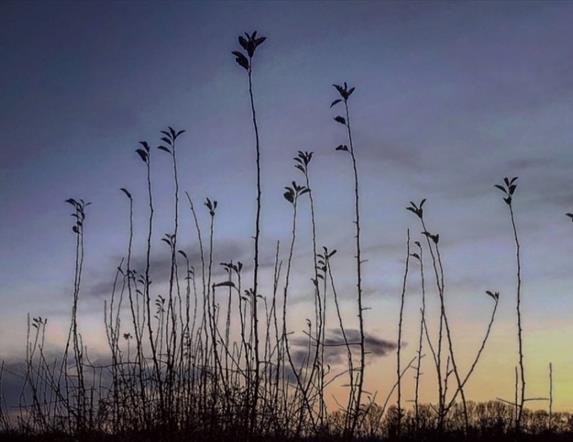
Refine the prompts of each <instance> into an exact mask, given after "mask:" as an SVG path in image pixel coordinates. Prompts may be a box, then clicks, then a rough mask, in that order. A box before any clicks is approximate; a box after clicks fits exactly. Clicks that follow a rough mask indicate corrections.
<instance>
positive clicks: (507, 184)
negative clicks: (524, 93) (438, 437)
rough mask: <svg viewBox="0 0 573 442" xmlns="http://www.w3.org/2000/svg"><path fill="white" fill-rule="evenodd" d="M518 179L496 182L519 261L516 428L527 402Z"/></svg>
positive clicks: (519, 424)
mask: <svg viewBox="0 0 573 442" xmlns="http://www.w3.org/2000/svg"><path fill="white" fill-rule="evenodd" d="M517 179H518V177H513V178H511V179H510V178H508V177H505V178H504V179H503V183H502V184H496V185H495V187H496V188H497V189H499V190H500V191H501V192H503V194H504V197H503V201H504V202H505V204H507V206H508V208H509V216H510V219H511V227H512V230H513V238H514V241H515V258H516V263H517V303H516V311H517V351H518V356H519V376H520V379H519V381H520V395H519V398H518V399H519V402H518V403H516V407H517V418H516V422H515V427H516V430H517V431H519V430H520V429H521V420H522V417H523V406H524V404H525V364H524V361H523V326H522V319H521V253H520V243H519V237H518V235H517V227H516V225H515V215H514V212H513V195H514V193H515V191H516V190H517Z"/></svg>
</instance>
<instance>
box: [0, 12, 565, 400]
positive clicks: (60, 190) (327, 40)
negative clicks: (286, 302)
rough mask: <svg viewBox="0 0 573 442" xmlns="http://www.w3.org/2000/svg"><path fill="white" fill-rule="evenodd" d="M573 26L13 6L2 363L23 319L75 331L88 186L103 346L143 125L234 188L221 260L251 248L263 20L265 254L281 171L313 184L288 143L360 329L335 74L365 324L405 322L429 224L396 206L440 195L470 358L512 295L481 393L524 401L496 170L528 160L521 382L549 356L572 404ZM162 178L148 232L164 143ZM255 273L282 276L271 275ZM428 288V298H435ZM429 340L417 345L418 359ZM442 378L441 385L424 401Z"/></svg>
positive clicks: (5, 119)
mask: <svg viewBox="0 0 573 442" xmlns="http://www.w3.org/2000/svg"><path fill="white" fill-rule="evenodd" d="M572 22H573V3H571V2H525V1H523V2H514V1H511V2H509V1H508V2H438V1H435V2H430V1H425V2H420V3H417V2H380V1H379V2H275V1H273V2H262V1H260V2H240V3H238V2H220V3H217V2H173V1H172V2H143V1H137V2H135V1H133V2H53V1H52V2H50V1H42V2H40V1H37V2H32V1H30V2H11V1H3V2H1V3H0V60H1V68H0V103H2V113H1V115H2V117H1V118H0V133H1V134H2V136H1V138H0V208H1V210H0V214H1V215H0V244H1V247H0V263H1V267H0V297H1V301H2V302H1V305H0V358H8V359H9V358H15V357H18V355H21V354H22V352H23V350H24V348H23V340H24V336H25V318H26V313H27V312H30V313H31V314H33V315H41V316H44V317H48V318H49V321H50V322H49V324H50V325H49V328H48V332H49V335H50V342H52V343H53V345H56V344H57V342H58V339H59V337H61V335H62V334H63V333H64V330H65V328H66V327H67V322H66V321H67V320H66V316H67V315H68V313H69V310H70V299H71V289H72V279H73V247H74V244H73V234H72V232H71V225H72V221H71V218H70V216H69V212H70V208H69V206H66V205H65V204H64V200H65V199H66V198H69V197H77V198H84V199H86V200H89V201H91V202H92V203H93V205H92V206H90V207H89V211H88V224H87V228H86V248H87V252H86V253H87V256H86V260H87V261H86V273H85V279H84V285H83V291H82V295H81V296H82V298H81V307H80V312H81V319H80V320H81V323H80V324H81V328H82V332H83V333H84V335H86V341H87V342H88V343H89V345H91V346H92V348H94V347H95V349H96V351H98V350H102V351H103V350H104V340H103V335H102V324H101V323H102V317H103V313H102V312H103V300H104V299H105V298H106V297H107V296H108V295H109V287H110V285H111V281H112V278H113V272H114V269H115V267H116V266H117V264H118V263H119V260H120V258H121V256H123V255H124V254H125V250H126V247H127V238H126V233H127V216H128V213H127V206H126V201H125V198H124V197H123V196H122V194H121V192H119V188H120V187H126V188H128V189H129V190H130V191H131V192H132V193H133V194H134V197H135V204H136V209H135V210H136V239H137V240H138V241H139V243H138V245H137V249H136V256H138V257H141V256H142V254H143V253H144V249H143V242H142V239H143V238H144V235H145V225H144V217H145V215H146V212H145V206H144V204H143V202H144V198H145V192H144V187H143V186H144V181H143V180H144V169H143V167H142V165H141V162H140V161H139V160H138V158H137V157H136V155H135V153H134V149H135V148H136V143H137V141H139V140H141V139H146V140H149V141H150V142H153V143H155V142H156V141H158V139H159V137H158V134H159V130H161V129H164V128H165V127H166V126H167V125H172V126H174V127H176V128H184V129H187V131H188V133H187V134H185V135H184V137H183V138H182V141H181V143H180V145H179V148H178V154H179V158H180V170H181V187H182V189H184V190H188V191H190V193H191V194H192V195H193V197H194V199H195V200H196V201H197V202H199V201H201V200H202V199H203V198H204V197H206V196H209V197H212V198H214V199H217V200H218V201H219V204H220V208H219V210H218V214H217V226H216V229H217V232H216V248H217V252H216V253H217V259H218V260H219V261H220V260H228V259H235V260H237V259H241V260H243V261H245V262H248V261H249V260H250V253H251V248H252V242H251V241H250V239H249V236H250V235H251V234H252V226H253V218H254V216H253V214H254V210H253V209H254V207H255V200H254V188H253V185H254V183H255V175H254V170H253V167H252V161H253V158H254V157H253V135H252V127H251V125H250V114H249V107H248V101H247V100H248V95H247V88H246V86H247V84H246V77H245V74H244V72H243V71H242V70H241V69H240V68H239V67H237V66H236V65H235V62H234V60H233V57H232V56H231V54H230V52H231V51H232V50H234V49H236V47H237V43H236V36H237V35H238V34H239V33H240V32H242V31H247V30H253V29H257V30H259V32H261V33H263V34H264V35H266V36H267V37H268V41H267V42H266V43H265V44H264V45H263V46H262V47H261V49H260V50H259V52H258V54H257V59H256V67H255V94H256V101H257V106H258V110H259V113H260V125H261V139H262V148H263V158H262V162H263V180H264V209H263V210H264V211H263V223H264V226H263V241H262V247H263V255H264V258H265V260H266V261H265V262H269V260H270V258H271V256H272V254H273V249H274V243H275V242H276V241H277V240H281V241H282V242H283V244H286V240H287V239H288V230H289V226H290V207H289V205H288V204H287V203H286V202H285V201H284V199H283V198H282V188H283V186H284V185H287V184H288V183H289V182H290V181H291V180H292V179H298V180H300V178H301V177H300V176H299V174H298V173H297V172H296V171H295V170H294V169H293V167H292V164H293V163H292V157H293V156H294V155H295V154H296V151H297V150H299V149H304V150H312V151H314V152H315V157H314V159H313V163H312V165H311V174H312V177H311V179H312V180H313V182H314V185H313V191H314V192H315V198H316V199H317V216H318V218H319V224H320V227H319V243H320V244H321V245H322V244H324V245H326V246H328V247H329V248H336V249H338V250H339V254H338V255H337V256H336V260H335V262H334V266H335V271H336V274H337V281H338V284H339V286H340V287H339V289H340V291H341V294H342V296H344V297H345V302H344V307H345V312H347V316H349V317H350V318H349V321H350V322H352V317H351V316H352V315H353V314H354V311H355V310H354V309H353V308H354V303H353V299H354V298H353V296H354V292H353V291H352V287H353V284H354V281H353V279H352V278H353V275H352V273H351V272H350V271H348V270H347V268H348V267H349V264H350V263H351V260H352V255H353V242H352V228H353V226H352V216H353V215H352V193H351V190H352V188H351V185H352V181H351V179H352V177H351V174H350V169H349V164H348V162H347V161H345V158H344V157H343V156H342V154H340V153H339V152H335V151H334V147H335V146H336V145H337V144H340V143H341V142H344V132H343V131H342V130H341V127H340V126H339V125H336V124H335V123H333V121H332V117H333V116H334V115H335V114H334V113H333V111H331V110H330V109H329V103H330V101H331V100H332V99H333V98H335V94H334V90H333V89H332V87H331V84H332V83H334V82H343V81H348V82H349V83H351V84H352V85H354V86H356V88H357V90H356V92H355V94H354V95H353V97H352V103H351V106H352V108H351V111H352V120H353V124H354V131H355V142H356V149H357V151H358V155H359V168H360V171H361V174H362V191H363V193H362V196H363V199H362V201H363V204H362V211H363V219H364V226H363V227H364V236H363V238H364V255H365V256H364V257H365V258H366V259H368V263H367V264H366V265H365V272H366V275H365V286H366V291H367V293H368V296H367V304H368V305H369V306H371V307H372V311H370V312H369V313H368V316H367V319H366V320H367V328H368V331H369V333H371V334H372V335H373V336H377V337H379V338H381V339H385V340H388V341H393V340H395V339H396V315H397V311H398V307H399V295H400V280H401V277H402V275H401V272H402V266H403V255H404V241H405V234H406V229H407V228H408V227H410V228H411V231H412V235H413V237H414V239H419V231H420V228H419V226H418V225H417V223H416V220H415V219H414V218H413V216H412V215H411V214H410V213H409V212H406V211H405V210H404V207H405V206H406V204H407V202H408V201H410V200H412V199H413V200H420V199H422V198H427V199H428V202H427V203H426V216H427V221H428V223H429V228H430V229H431V230H432V231H435V232H439V233H440V235H441V243H442V244H443V246H442V247H443V248H442V252H443V255H444V261H445V268H446V279H447V287H448V288H447V293H446V296H447V297H448V302H449V303H450V307H449V308H450V315H451V317H452V323H453V328H454V329H455V331H454V333H455V343H456V347H457V348H458V349H459V352H460V353H461V354H462V355H465V356H466V358H464V359H463V360H464V361H465V363H466V364H467V362H468V361H469V360H470V359H469V356H470V355H471V354H473V352H474V351H475V349H476V347H477V345H479V342H480V338H481V336H482V334H483V332H484V328H485V326H486V322H487V320H488V318H489V316H488V315H489V311H490V309H491V302H490V300H489V299H488V298H487V297H486V296H485V295H484V294H483V292H484V290H486V289H495V290H500V291H501V297H502V298H501V301H500V310H499V317H498V321H497V322H496V324H495V325H494V331H493V335H492V338H491V345H489V346H488V347H487V348H486V354H485V357H484V360H483V363H482V364H481V365H480V366H479V367H478V370H477V374H476V376H475V378H474V379H473V380H472V382H471V385H468V396H469V397H472V398H475V399H479V400H484V399H493V398H495V397H498V396H500V397H505V398H510V397H512V391H511V390H512V387H511V385H512V376H513V366H514V364H515V325H514V322H515V316H514V315H515V288H514V287H515V262H514V249H513V242H512V233H511V225H510V224H509V219H508V216H507V215H508V213H507V207H506V206H505V204H504V203H503V202H502V200H501V195H500V194H499V193H498V192H497V191H496V190H495V189H494V188H493V184H495V183H497V182H499V181H500V180H501V178H503V177H504V176H506V175H508V176H513V175H515V176H519V189H518V193H517V196H516V198H515V210H516V213H517V221H518V227H519V231H520V235H521V238H522V246H523V258H524V270H523V271H524V274H523V278H524V292H523V297H524V323H525V329H526V332H525V340H526V341H525V345H526V347H525V351H526V363H527V373H528V378H529V384H528V385H529V388H530V390H529V391H530V392H531V395H532V396H544V395H546V393H547V365H548V363H549V361H552V362H553V365H554V370H555V395H556V398H555V405H556V408H560V409H565V408H568V409H573V375H572V373H573V352H572V351H571V336H572V333H573V323H572V320H573V317H572V313H571V312H572V311H573V299H572V294H573V262H572V260H571V259H570V256H571V255H570V253H571V247H572V245H573V224H571V222H570V221H568V219H567V218H566V217H565V216H564V213H565V212H567V211H573V186H572V183H573V178H572V176H571V170H573V146H572V144H573V141H572V140H573V125H572V124H571V123H572V121H573V105H572V104H573V52H572V51H571V41H573V28H572V27H571V23H572ZM155 172H156V173H155V176H154V179H155V184H156V197H157V206H158V211H159V216H158V219H157V224H156V227H155V231H156V232H158V233H160V234H163V233H166V232H168V231H170V229H171V218H170V217H171V216H172V212H173V203H172V198H171V191H172V181H171V175H170V169H169V162H168V159H167V157H162V156H161V155H156V160H155ZM162 195H165V197H162ZM182 211H183V213H184V217H185V218H184V220H183V224H182V233H181V237H180V243H182V244H183V245H184V246H185V248H186V249H187V250H189V251H190V252H192V251H193V250H195V249H194V247H196V244H195V235H194V232H193V230H192V224H191V219H190V216H189V213H188V211H187V209H186V205H185V204H182ZM201 216H202V218H201V219H202V221H203V222H206V221H207V214H206V213H203V211H202V213H201ZM301 216H302V217H303V218H301V231H300V241H299V242H298V244H297V249H296V262H295V281H294V282H293V298H294V299H293V303H292V306H291V316H292V318H293V319H292V322H291V327H292V329H293V330H294V331H296V332H300V330H301V329H302V328H303V326H304V321H303V319H304V318H305V317H306V316H305V315H308V316H310V315H311V314H312V313H311V308H312V294H311V292H309V290H311V288H310V286H309V283H308V278H309V277H310V270H309V269H310V268H309V263H310V262H311V255H310V252H311V249H310V247H309V241H308V240H309V234H310V227H309V225H308V218H307V216H308V213H307V212H306V211H303V212H302V214H301ZM159 239H160V237H159V234H158V235H157V237H156V238H155V242H154V247H155V252H154V260H155V262H156V263H157V268H158V269H159V270H161V268H162V267H161V266H162V264H164V263H165V262H166V261H165V260H166V259H168V253H167V250H165V249H164V247H162V246H161V245H160V241H159ZM157 278H161V275H160V274H159V273H158V275H157ZM263 278H266V281H267V282H268V281H269V275H268V272H267V273H265V274H263ZM418 288H419V282H418V276H417V268H414V270H413V273H412V278H411V280H410V283H409V289H408V297H407V299H406V304H407V305H406V308H407V310H406V324H407V330H406V338H405V339H406V343H407V344H408V342H413V341H414V336H415V334H416V333H417V314H418V308H419V290H418ZM428 296H430V297H431V298H433V300H434V301H435V296H436V295H435V293H433V292H432V293H429V294H428ZM432 302H433V301H432ZM432 308H435V305H433V306H432ZM433 311H435V310H433ZM414 347H415V345H409V346H408V345H407V346H406V348H405V356H404V358H405V359H406V360H408V359H409V357H411V356H412V355H413V354H414V353H415V348H414ZM392 355H393V353H392ZM394 363H395V358H394V357H393V356H390V357H378V358H374V359H373V360H372V363H371V365H370V366H369V370H368V374H367V380H368V382H369V383H370V384H369V385H373V387H372V390H376V389H379V390H380V391H381V392H384V391H385V388H387V386H388V384H389V381H388V379H391V378H389V376H392V373H393V371H394ZM427 371H428V375H427V377H428V384H427V385H430V382H431V381H430V379H429V378H430V377H431V375H430V373H431V369H430V367H429V366H428V370H427ZM485 386H487V388H484V387H485ZM433 394H434V389H433V387H431V386H428V387H426V391H425V396H424V399H426V400H430V399H432V397H433V396H432V395H433ZM540 406H543V404H540Z"/></svg>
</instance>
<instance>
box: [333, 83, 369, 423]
mask: <svg viewBox="0 0 573 442" xmlns="http://www.w3.org/2000/svg"><path fill="white" fill-rule="evenodd" d="M333 87H334V88H335V89H336V91H337V92H338V95H339V97H340V98H337V99H335V100H334V101H333V102H332V103H331V104H330V107H331V108H332V107H334V106H336V105H337V104H339V103H342V104H344V113H345V117H343V116H341V115H337V116H336V117H334V121H336V122H337V123H339V124H341V125H343V126H344V127H345V128H346V134H347V137H348V145H346V144H341V145H339V146H338V147H337V148H336V150H339V151H344V152H348V153H349V154H350V158H351V160H352V171H353V174H354V226H355V240H356V291H357V303H358V327H359V332H360V365H359V367H358V373H357V379H356V389H355V390H354V391H355V395H356V397H355V399H353V401H354V407H355V409H354V415H353V416H352V420H351V422H350V428H349V429H348V430H349V432H350V434H352V433H354V430H355V429H356V425H357V423H358V419H359V416H360V409H361V398H362V390H363V384H364V369H365V367H366V360H365V359H366V349H365V344H364V342H365V341H364V307H363V300H362V254H361V242H360V200H359V199H360V188H359V177H358V165H357V161H356V152H355V150H354V143H353V141H352V128H351V125H350V112H349V109H348V99H349V98H350V96H351V95H352V94H353V93H354V90H355V88H354V87H350V88H349V87H348V84H347V83H346V82H344V84H343V85H342V86H341V85H338V84H334V85H333ZM348 146H350V148H349V147H348Z"/></svg>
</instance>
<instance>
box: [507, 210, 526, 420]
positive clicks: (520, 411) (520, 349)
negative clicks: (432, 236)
mask: <svg viewBox="0 0 573 442" xmlns="http://www.w3.org/2000/svg"><path fill="white" fill-rule="evenodd" d="M509 214H510V216H511V227H512V228H513V238H514V240H515V258H516V262H517V304H516V311H517V345H518V347H517V349H518V353H519V375H520V380H521V384H520V385H521V391H520V397H519V404H518V405H517V404H516V406H518V408H517V419H516V423H515V426H516V430H517V431H519V430H520V428H521V420H522V417H523V406H524V404H525V365H524V362H523V326H522V322H521V246H520V243H519V237H518V235H517V227H516V225H515V215H514V213H513V206H512V205H511V203H510V204H509Z"/></svg>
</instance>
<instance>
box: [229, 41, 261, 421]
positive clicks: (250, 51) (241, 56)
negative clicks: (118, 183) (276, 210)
mask: <svg viewBox="0 0 573 442" xmlns="http://www.w3.org/2000/svg"><path fill="white" fill-rule="evenodd" d="M265 40H266V37H262V36H257V31H254V32H252V33H251V34H248V33H246V32H245V34H244V36H239V45H240V46H241V48H242V49H243V51H245V52H246V55H245V53H244V52H242V51H233V55H234V56H235V61H236V62H237V64H239V66H241V67H242V68H244V69H245V70H246V71H247V75H248V79H249V98H250V103H251V117H252V120H253V129H254V131H255V150H256V167H257V213H256V218H255V235H254V236H255V255H254V269H253V293H254V297H253V301H254V302H253V318H254V330H253V331H254V338H255V379H254V386H253V388H254V391H253V404H252V409H251V430H253V429H254V425H255V417H256V409H257V402H258V398H259V377H260V362H261V361H260V353H259V330H258V328H259V319H258V311H257V305H258V301H257V296H258V285H259V240H260V234H261V230H260V229H261V227H260V223H261V193H262V185H261V150H260V141H259V127H258V123H257V115H256V109H255V100H254V94H253V57H254V55H255V52H256V50H257V48H258V47H259V46H260V45H261V44H263V42H264V41H265Z"/></svg>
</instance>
